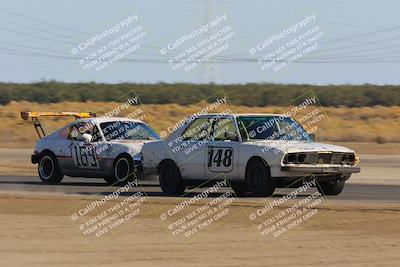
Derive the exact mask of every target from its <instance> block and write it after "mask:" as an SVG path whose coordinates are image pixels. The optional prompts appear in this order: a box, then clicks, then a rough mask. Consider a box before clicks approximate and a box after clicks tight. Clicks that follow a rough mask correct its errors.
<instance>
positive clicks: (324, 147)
mask: <svg viewBox="0 0 400 267" xmlns="http://www.w3.org/2000/svg"><path fill="white" fill-rule="evenodd" d="M248 144H254V145H257V146H265V147H269V148H271V149H279V150H281V151H284V152H314V151H332V152H354V151H353V150H351V149H349V148H347V147H343V146H336V145H331V144H325V143H315V142H306V141H285V140H277V141H264V140H259V141H258V140H257V141H250V142H248Z"/></svg>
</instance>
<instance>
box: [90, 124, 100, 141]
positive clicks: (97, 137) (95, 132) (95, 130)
mask: <svg viewBox="0 0 400 267" xmlns="http://www.w3.org/2000/svg"><path fill="white" fill-rule="evenodd" d="M92 136H93V138H92V142H99V141H102V138H101V135H100V131H99V129H98V128H97V126H94V127H93V132H92Z"/></svg>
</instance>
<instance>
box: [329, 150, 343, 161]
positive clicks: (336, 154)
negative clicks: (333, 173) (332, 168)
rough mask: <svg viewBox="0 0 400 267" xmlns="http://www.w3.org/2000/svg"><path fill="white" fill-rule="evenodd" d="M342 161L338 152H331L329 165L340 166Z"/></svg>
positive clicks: (341, 155) (341, 156)
mask: <svg viewBox="0 0 400 267" xmlns="http://www.w3.org/2000/svg"><path fill="white" fill-rule="evenodd" d="M342 159H343V153H340V152H333V153H332V160H331V163H332V164H341V162H342Z"/></svg>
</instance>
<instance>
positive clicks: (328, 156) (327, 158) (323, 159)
mask: <svg viewBox="0 0 400 267" xmlns="http://www.w3.org/2000/svg"><path fill="white" fill-rule="evenodd" d="M331 160H332V153H331V152H328V153H326V152H323V153H318V161H317V164H329V163H331Z"/></svg>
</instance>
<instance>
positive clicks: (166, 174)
mask: <svg viewBox="0 0 400 267" xmlns="http://www.w3.org/2000/svg"><path fill="white" fill-rule="evenodd" d="M159 180H160V186H161V189H162V191H163V192H164V193H166V194H170V195H177V194H182V193H183V192H185V189H186V184H185V182H184V181H183V180H182V176H181V172H180V171H179V168H178V166H176V164H175V163H174V162H172V161H165V162H162V163H161V165H160V176H159Z"/></svg>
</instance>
